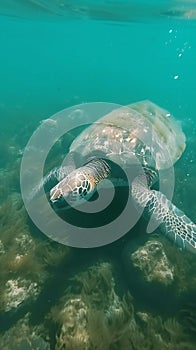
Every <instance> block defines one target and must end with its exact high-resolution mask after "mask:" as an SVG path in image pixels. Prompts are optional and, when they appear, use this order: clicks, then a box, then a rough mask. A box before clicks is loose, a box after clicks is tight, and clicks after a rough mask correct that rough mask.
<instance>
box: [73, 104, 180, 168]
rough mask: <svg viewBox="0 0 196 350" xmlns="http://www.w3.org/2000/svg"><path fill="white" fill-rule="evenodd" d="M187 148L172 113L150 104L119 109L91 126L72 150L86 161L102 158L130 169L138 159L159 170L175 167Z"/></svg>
mask: <svg viewBox="0 0 196 350" xmlns="http://www.w3.org/2000/svg"><path fill="white" fill-rule="evenodd" d="M184 149H185V135H184V133H183V132H182V130H181V127H180V125H179V124H178V122H177V121H175V120H174V119H173V117H172V116H171V114H170V113H169V112H168V111H166V110H164V109H162V108H160V107H159V106H157V105H156V104H154V103H152V102H150V101H147V100H146V101H141V102H137V103H134V104H131V105H129V106H125V107H121V108H118V109H115V110H114V111H112V112H111V113H109V114H107V115H105V116H103V117H101V118H100V119H98V120H97V121H96V122H94V123H93V124H92V125H90V126H89V127H87V128H86V129H85V130H84V131H83V132H81V134H80V135H79V136H77V137H76V139H75V140H74V141H73V143H72V144H71V147H70V151H73V152H77V153H80V154H81V155H82V156H83V157H85V158H86V159H88V158H90V157H91V155H92V154H93V155H96V153H97V154H98V155H99V154H100V152H101V154H102V155H104V156H105V157H107V158H109V159H111V160H112V161H115V162H117V163H118V164H120V165H121V166H123V167H127V166H130V165H131V164H133V162H134V160H135V159H136V158H137V160H139V162H140V163H141V164H142V165H144V166H149V167H151V168H156V169H157V170H160V169H166V168H169V167H171V165H172V164H173V163H175V162H176V161H177V160H178V158H179V157H180V156H181V154H182V152H183V151H184Z"/></svg>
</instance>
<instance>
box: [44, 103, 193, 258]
mask: <svg viewBox="0 0 196 350" xmlns="http://www.w3.org/2000/svg"><path fill="white" fill-rule="evenodd" d="M184 149H185V136H184V134H183V132H182V130H181V128H180V126H179V125H178V123H177V122H176V121H175V120H174V119H173V117H172V116H171V115H170V113H168V112H167V111H165V110H163V109H162V108H160V107H158V106H157V105H155V104H154V103H152V102H150V101H141V102H137V103H135V104H132V105H130V106H127V107H122V108H119V109H116V110H114V111H112V112H111V113H109V114H107V115H105V116H103V117H101V118H100V119H99V120H98V121H97V122H95V123H93V124H92V125H90V126H88V127H87V128H86V129H85V130H83V131H82V132H81V133H80V134H79V135H78V136H77V137H76V138H75V140H74V141H73V142H72V144H71V146H70V149H69V157H68V159H69V160H68V164H67V165H66V166H64V167H60V168H55V169H54V170H52V171H51V172H50V173H49V174H48V175H47V176H46V177H45V178H44V181H43V182H42V185H46V184H47V185H49V190H50V195H49V198H50V202H51V204H52V205H54V206H55V205H57V206H58V204H62V205H64V204H65V203H67V202H68V203H71V204H72V205H73V206H77V205H79V204H80V203H82V202H83V201H84V200H89V199H90V198H91V197H92V195H93V194H94V193H95V191H96V187H97V185H98V184H101V182H102V180H103V179H107V178H113V179H114V178H115V179H116V183H117V185H119V184H120V179H119V176H118V173H116V169H115V171H114V168H115V166H114V164H116V163H117V164H118V165H120V167H121V168H122V169H126V168H129V167H130V166H132V165H133V163H134V162H133V159H135V158H137V159H138V162H139V164H140V165H141V167H142V169H143V172H142V173H141V174H139V175H138V176H137V177H136V178H135V179H134V180H133V181H132V185H131V196H132V197H133V199H134V201H135V202H136V205H137V206H138V207H139V208H142V209H145V214H147V216H149V217H150V215H153V219H154V220H157V222H158V223H159V224H160V231H161V232H163V233H164V234H165V235H166V236H168V237H169V238H170V239H172V240H173V241H174V242H175V243H176V245H178V246H180V247H181V248H185V249H188V250H189V251H192V252H196V225H195V224H194V223H193V222H192V221H191V220H190V219H189V218H188V217H187V216H186V215H185V214H184V213H183V212H182V211H181V210H179V209H178V208H177V207H176V206H175V205H173V204H172V203H171V201H170V200H168V199H167V198H166V196H165V195H164V194H163V193H161V192H159V191H157V190H155V189H152V185H153V184H154V183H155V182H156V181H157V179H158V176H159V171H160V170H162V169H167V168H168V167H171V165H172V164H174V163H175V162H176V161H177V160H178V159H179V157H180V156H181V154H182V152H183V151H184ZM78 155H79V157H78ZM76 159H77V160H76ZM78 159H82V161H81V162H82V165H81V164H80V161H78ZM144 174H145V175H144ZM54 180H55V181H56V185H55V186H54ZM123 181H124V180H122V183H123ZM114 183H115V181H114ZM65 205H66V204H65Z"/></svg>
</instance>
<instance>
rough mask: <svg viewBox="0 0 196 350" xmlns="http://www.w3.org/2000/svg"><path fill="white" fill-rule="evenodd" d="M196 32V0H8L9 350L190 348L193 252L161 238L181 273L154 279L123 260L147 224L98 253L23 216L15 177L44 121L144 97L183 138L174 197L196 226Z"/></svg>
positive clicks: (1, 249) (1, 318)
mask: <svg viewBox="0 0 196 350" xmlns="http://www.w3.org/2000/svg"><path fill="white" fill-rule="evenodd" d="M195 37H196V3H195V1H184V2H183V1H169V2H168V1H159V2H157V1H156V2H155V1H144V0H143V1H139V2H138V1H137V2H136V1H128V0H127V1H100V2H99V1H76V2H74V1H61V2H60V1H55V2H54V1H49V2H47V1H26V2H23V1H9V2H7V1H2V2H1V4H0V48H1V53H0V78H1V84H0V115H1V128H0V136H1V140H0V178H1V182H0V198H1V206H0V220H1V222H0V235H1V236H0V242H1V244H0V264H1V269H0V270H1V272H0V283H1V284H0V309H1V314H0V330H2V333H1V338H0V344H1V345H0V347H1V348H2V349H18V350H22V349H56V350H59V349H64V348H65V349H106V350H107V349H122V350H124V349H125V350H126V349H136V350H139V349H171V350H173V349H193V348H194V340H195V331H196V320H195V307H196V300H195V288H196V277H195V256H193V255H191V254H189V253H187V252H180V251H178V250H176V249H175V248H174V247H173V246H172V245H170V243H168V242H167V240H166V239H164V238H161V237H158V238H157V237H156V236H155V237H154V236H153V238H152V242H153V240H155V241H156V242H157V241H158V243H160V244H163V248H160V247H159V248H160V251H161V252H162V253H160V256H159V258H160V259H159V261H162V264H163V266H164V262H165V266H166V265H167V264H168V265H167V268H168V271H170V273H172V276H173V277H172V278H173V279H172V282H171V281H170V282H171V283H170V282H163V281H162V282H160V280H159V277H157V281H158V282H157V281H155V282H154V281H150V282H149V281H148V280H145V276H144V275H142V274H141V276H140V273H139V272H138V273H137V269H136V270H135V268H134V267H133V266H132V267H131V268H130V267H127V266H128V265H129V263H128V262H127V260H128V259H129V253H127V251H129V247H132V248H130V251H132V250H137V249H139V248H138V247H140V246H142V245H143V244H145V243H144V242H145V237H146V236H145V233H144V232H145V223H143V221H142V222H140V223H139V224H137V226H136V227H135V228H134V229H133V231H132V232H131V233H130V232H129V234H128V235H127V236H125V238H123V239H122V240H121V241H120V242H116V243H114V244H113V245H111V246H108V247H104V248H100V249H91V250H80V249H71V248H68V247H64V246H61V245H59V244H57V243H54V242H50V241H49V239H47V238H46V237H45V236H44V235H43V234H42V233H40V232H39V231H38V229H36V227H34V226H33V224H32V222H31V221H30V219H29V218H28V216H27V213H26V211H25V208H24V207H23V204H22V200H21V196H20V181H19V177H20V161H21V158H22V155H23V151H24V147H25V145H26V143H27V141H28V140H29V138H30V136H31V135H32V132H33V131H34V130H35V129H36V128H37V127H38V126H39V125H40V124H39V123H40V121H41V120H43V119H46V118H49V117H50V116H52V115H53V114H54V113H56V112H58V111H60V110H61V109H64V108H67V107H70V106H72V105H77V104H81V103H84V102H99V101H100V102H112V103H117V104H121V105H126V104H130V103H132V102H136V101H140V100H145V99H148V100H151V101H153V102H154V103H156V104H158V105H160V106H162V107H163V108H165V109H167V110H169V111H170V112H171V113H172V114H173V115H174V116H175V118H176V119H178V120H179V121H180V124H181V126H182V128H183V130H184V132H185V134H186V138H187V147H186V150H185V152H184V154H183V156H182V157H181V159H180V160H179V161H178V163H177V164H176V166H175V192H174V203H175V204H176V205H177V206H178V207H179V208H180V209H181V210H183V211H185V212H186V214H187V215H188V216H189V217H190V218H191V219H192V220H193V221H194V222H195V220H196V215H195V212H196V204H195V183H196V181H195V179H196V178H195V177H196V165H195V161H196V147H195V145H196V143H195V141H196V136H195V123H196V90H195V82H196V70H195V62H196V42H195ZM54 156H55V155H54ZM50 161H51V164H55V159H53V160H52V159H50ZM55 165H56V164H55ZM143 233H144V234H143ZM138 237H139V238H138ZM161 247H162V246H161ZM159 248H158V249H159ZM164 254H165V255H164ZM152 259H155V260H154V261H157V260H156V259H157V257H155V256H154V255H153V257H152ZM164 259H166V260H164ZM152 261H153V260H152ZM161 266H162V265H160V269H159V272H160V271H161V269H162V267H161ZM151 270H152V271H154V270H156V269H155V265H153V262H152V263H149V266H148V268H147V271H148V273H149V276H150V275H151ZM166 270H167V269H166ZM143 272H144V271H143ZM132 276H133V277H132ZM164 281H165V280H164ZM165 283H166V285H165ZM167 283H168V284H167ZM128 293H130V294H131V295H132V297H130V295H129V294H128ZM123 295H125V297H123ZM119 315H120V316H119ZM104 340H105V342H104ZM13 344H16V345H13ZM14 346H15V347H14ZM63 346H64V347H63Z"/></svg>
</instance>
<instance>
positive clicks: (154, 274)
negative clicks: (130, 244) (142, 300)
mask: <svg viewBox="0 0 196 350" xmlns="http://www.w3.org/2000/svg"><path fill="white" fill-rule="evenodd" d="M130 259H131V262H132V264H133V267H135V268H138V269H139V270H140V271H141V273H142V275H143V278H144V280H145V281H146V282H154V281H156V282H158V283H159V284H162V285H165V286H168V285H170V284H172V283H173V282H174V267H173V266H172V264H171V263H170V261H169V260H168V258H167V255H166V253H165V252H164V247H163V245H162V243H161V242H158V241H148V242H147V243H146V244H145V245H144V246H143V247H141V248H139V249H138V250H137V251H135V252H134V253H132V254H131V257H130Z"/></svg>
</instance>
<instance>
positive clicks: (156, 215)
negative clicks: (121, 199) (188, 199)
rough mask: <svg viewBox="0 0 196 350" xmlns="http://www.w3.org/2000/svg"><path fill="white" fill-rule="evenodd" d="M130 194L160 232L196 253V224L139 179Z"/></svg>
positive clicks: (163, 196)
mask: <svg viewBox="0 0 196 350" xmlns="http://www.w3.org/2000/svg"><path fill="white" fill-rule="evenodd" d="M132 196H133V198H134V199H135V201H136V205H138V206H139V207H140V208H141V207H142V208H144V209H145V210H144V214H145V216H147V217H148V218H149V217H151V220H153V222H154V223H156V224H158V225H159V228H160V230H161V233H163V234H164V235H166V236H168V237H169V238H170V239H171V240H173V241H174V242H175V244H176V245H177V246H179V247H180V248H185V249H187V250H189V251H191V252H193V253H196V224H195V223H193V222H192V221H191V220H190V219H189V218H188V217H187V216H186V215H185V214H184V213H183V211H181V210H180V209H178V208H177V207H176V206H175V205H174V204H172V202H171V201H170V200H168V199H167V197H166V196H165V195H164V194H162V193H161V192H159V191H155V190H149V189H148V188H147V187H146V186H144V185H143V184H142V183H140V182H139V181H134V183H133V185H132ZM158 225H157V226H158Z"/></svg>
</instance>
